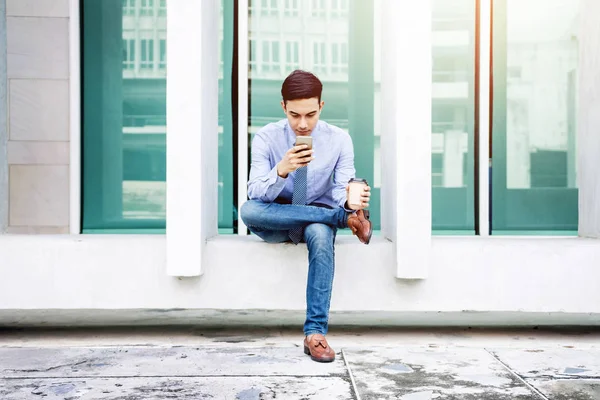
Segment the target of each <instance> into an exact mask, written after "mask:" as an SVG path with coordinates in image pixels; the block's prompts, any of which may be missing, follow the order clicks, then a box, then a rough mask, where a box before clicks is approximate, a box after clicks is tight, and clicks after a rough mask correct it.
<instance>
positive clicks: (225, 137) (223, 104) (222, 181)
mask: <svg viewBox="0 0 600 400" xmlns="http://www.w3.org/2000/svg"><path fill="white" fill-rule="evenodd" d="M175 1H177V0H175ZM258 2H259V0H254V1H253V4H257V3H258ZM236 4H237V3H236V2H233V1H230V0H221V7H220V10H221V11H220V13H221V15H220V18H219V20H220V29H221V30H222V32H221V38H222V40H221V50H220V51H219V63H220V64H221V65H222V68H223V73H222V74H220V75H219V157H218V160H219V168H218V213H219V215H218V228H219V234H232V233H236V232H237V219H238V217H237V208H236V201H237V182H236V180H235V175H234V165H237V164H236V163H235V162H234V160H235V157H236V156H235V155H234V143H237V135H235V134H234V129H233V128H234V127H233V115H234V114H235V113H237V109H236V107H235V104H234V97H233V93H234V92H235V91H236V90H235V87H234V84H233V80H232V76H235V74H234V72H233V71H234V70H233V44H234V38H233V36H234V35H233V32H234V26H233V21H234V12H235V11H234V7H235V6H236ZM249 4H250V3H249ZM256 50H257V49H256V41H250V57H251V59H253V60H256V57H255V56H254V54H255V53H256ZM234 138H235V139H236V141H235V142H234Z"/></svg>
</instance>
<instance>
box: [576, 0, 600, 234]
mask: <svg viewBox="0 0 600 400" xmlns="http://www.w3.org/2000/svg"><path fill="white" fill-rule="evenodd" d="M598 15H600V2H598V1H597V0H584V1H583V2H582V3H581V17H580V18H581V29H580V31H579V32H580V34H579V39H580V45H579V112H578V121H577V144H578V152H577V155H578V158H579V160H578V161H579V162H578V164H579V168H578V175H579V176H578V178H579V179H578V180H579V235H580V236H584V237H592V238H600V163H599V162H598V159H599V158H600V134H599V132H598V130H599V129H600V79H599V77H598V71H600V25H599V24H598V17H597V16H598Z"/></svg>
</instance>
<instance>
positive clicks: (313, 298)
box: [240, 200, 348, 335]
mask: <svg viewBox="0 0 600 400" xmlns="http://www.w3.org/2000/svg"><path fill="white" fill-rule="evenodd" d="M240 215H241V217H242V220H243V221H244V224H246V226H247V227H248V229H250V231H251V232H252V233H254V234H256V235H257V236H259V237H260V238H261V239H263V240H264V241H265V242H267V243H283V242H287V241H290V239H289V236H288V231H289V230H290V229H292V228H297V227H304V232H303V239H304V240H303V241H304V242H305V243H306V246H307V247H308V281H307V284H306V321H305V322H304V334H305V335H311V334H313V333H321V334H323V335H325V334H326V333H327V329H328V323H329V305H330V302H331V289H332V287H333V274H334V270H335V259H334V256H335V253H334V252H335V250H334V243H335V235H336V232H337V228H346V227H347V220H348V213H347V212H346V210H344V209H343V208H337V209H330V208H325V207H316V206H310V205H308V206H300V205H291V204H279V203H263V202H261V201H257V200H249V201H247V202H246V203H244V205H243V206H242V209H241V210H240Z"/></svg>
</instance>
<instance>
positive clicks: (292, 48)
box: [285, 42, 300, 73]
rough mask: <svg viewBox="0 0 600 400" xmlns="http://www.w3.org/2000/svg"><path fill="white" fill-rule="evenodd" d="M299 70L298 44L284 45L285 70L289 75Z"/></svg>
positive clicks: (288, 43)
mask: <svg viewBox="0 0 600 400" xmlns="http://www.w3.org/2000/svg"><path fill="white" fill-rule="evenodd" d="M298 68H300V61H299V51H298V42H286V43H285V70H286V73H290V72H292V71H293V70H295V69H298Z"/></svg>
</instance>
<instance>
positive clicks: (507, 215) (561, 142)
mask: <svg viewBox="0 0 600 400" xmlns="http://www.w3.org/2000/svg"><path fill="white" fill-rule="evenodd" d="M579 4H580V1H579V0H528V1H520V0H502V1H495V2H494V25H493V27H494V31H493V43H494V47H493V48H494V54H493V60H494V61H493V72H494V74H493V76H494V82H493V131H492V133H493V157H492V162H493V179H492V191H493V198H492V230H493V233H496V234H500V233H536V232H540V231H543V232H546V233H547V232H549V231H554V232H556V231H559V232H568V231H570V232H573V233H574V232H576V230H577V220H578V198H577V197H578V193H577V192H578V190H577V164H576V156H575V151H576V149H575V136H576V123H577V116H576V100H575V99H576V98H577V95H576V94H577V90H578V88H577V67H578V23H577V22H578V16H579V10H580V8H579Z"/></svg>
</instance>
